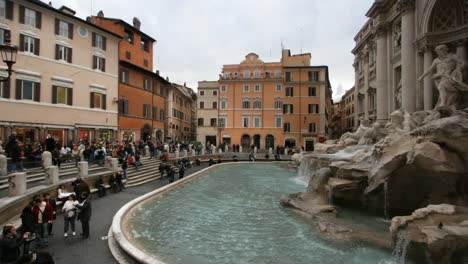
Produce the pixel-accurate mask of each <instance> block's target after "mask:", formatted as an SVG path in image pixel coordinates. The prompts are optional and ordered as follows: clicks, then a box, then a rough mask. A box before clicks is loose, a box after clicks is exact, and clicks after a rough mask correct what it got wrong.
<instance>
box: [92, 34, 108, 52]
mask: <svg viewBox="0 0 468 264" xmlns="http://www.w3.org/2000/svg"><path fill="white" fill-rule="evenodd" d="M92 42H93V47H95V48H98V49H102V50H106V49H107V38H106V37H104V36H103V35H100V34H97V33H95V32H93V35H92Z"/></svg>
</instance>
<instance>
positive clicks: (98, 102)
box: [90, 92, 128, 114]
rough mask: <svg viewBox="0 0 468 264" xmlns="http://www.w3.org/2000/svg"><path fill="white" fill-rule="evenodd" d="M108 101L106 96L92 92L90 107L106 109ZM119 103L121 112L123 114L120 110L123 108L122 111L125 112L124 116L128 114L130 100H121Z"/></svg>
mask: <svg viewBox="0 0 468 264" xmlns="http://www.w3.org/2000/svg"><path fill="white" fill-rule="evenodd" d="M106 100H107V99H106V95H105V94H101V93H94V92H91V100H90V107H91V108H100V109H106ZM119 102H120V104H119V112H120V113H121V109H120V108H122V111H123V110H125V111H124V114H128V100H120V101H119Z"/></svg>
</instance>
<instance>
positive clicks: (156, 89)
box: [153, 79, 158, 94]
mask: <svg viewBox="0 0 468 264" xmlns="http://www.w3.org/2000/svg"><path fill="white" fill-rule="evenodd" d="M153 93H155V94H157V93H158V83H157V82H156V80H155V79H153Z"/></svg>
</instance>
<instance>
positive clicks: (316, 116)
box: [218, 50, 332, 151]
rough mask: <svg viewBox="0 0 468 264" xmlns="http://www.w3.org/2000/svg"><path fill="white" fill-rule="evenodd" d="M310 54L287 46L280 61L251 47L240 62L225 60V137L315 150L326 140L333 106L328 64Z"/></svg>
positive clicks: (222, 98) (245, 146) (222, 103)
mask: <svg viewBox="0 0 468 264" xmlns="http://www.w3.org/2000/svg"><path fill="white" fill-rule="evenodd" d="M310 60H311V55H310V53H306V54H298V55H292V56H291V54H290V51H289V50H283V52H282V59H281V61H280V62H263V61H262V60H260V59H259V57H258V55H257V54H255V53H250V54H248V55H247V56H246V57H245V60H244V61H242V62H241V63H240V64H229V65H224V66H223V71H222V74H221V75H220V79H219V81H218V82H219V93H218V94H219V119H220V120H219V123H220V124H223V126H224V128H223V129H222V135H221V137H222V139H223V142H225V143H227V144H228V145H232V144H239V145H241V146H242V147H243V149H249V148H250V147H251V146H252V145H255V146H257V147H258V148H260V149H269V148H274V147H275V146H278V145H279V146H287V147H294V148H297V149H299V148H300V147H304V148H305V149H306V150H308V151H311V150H313V148H314V144H315V143H317V142H319V141H320V142H322V141H324V140H325V139H326V138H327V133H328V119H329V116H328V113H331V107H332V101H331V94H332V91H331V86H330V82H329V78H328V67H327V66H310ZM330 118H331V117H330Z"/></svg>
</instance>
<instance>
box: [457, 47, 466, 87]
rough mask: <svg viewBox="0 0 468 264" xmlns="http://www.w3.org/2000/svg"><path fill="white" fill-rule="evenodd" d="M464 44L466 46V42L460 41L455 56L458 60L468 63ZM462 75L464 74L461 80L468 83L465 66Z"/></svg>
mask: <svg viewBox="0 0 468 264" xmlns="http://www.w3.org/2000/svg"><path fill="white" fill-rule="evenodd" d="M466 44H467V42H466V41H461V42H460V43H459V44H458V46H457V56H458V58H460V59H462V60H464V61H465V62H467V61H468V58H467V57H466V56H467V50H466ZM463 74H464V75H463V79H464V81H465V83H466V82H467V81H468V71H467V70H466V65H465V70H464V72H463Z"/></svg>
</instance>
